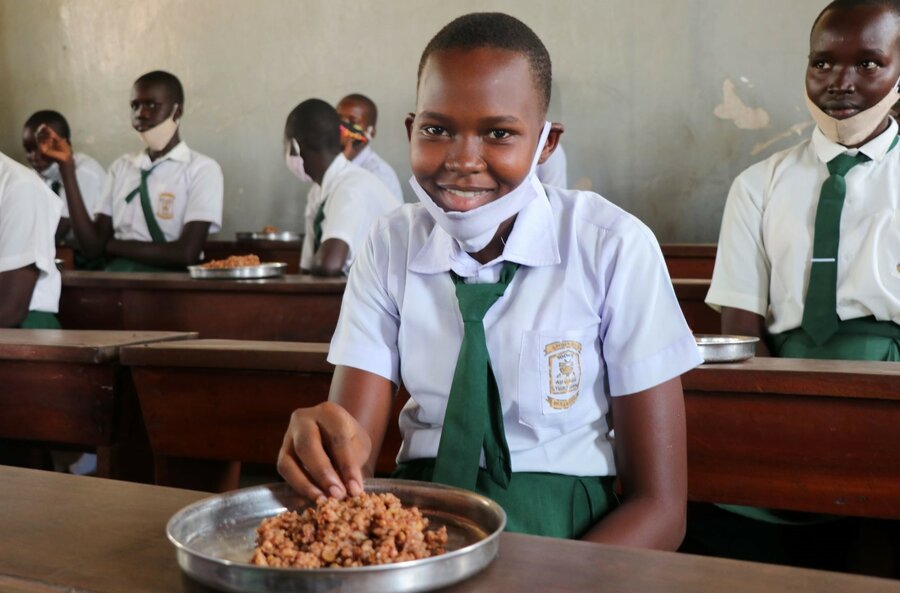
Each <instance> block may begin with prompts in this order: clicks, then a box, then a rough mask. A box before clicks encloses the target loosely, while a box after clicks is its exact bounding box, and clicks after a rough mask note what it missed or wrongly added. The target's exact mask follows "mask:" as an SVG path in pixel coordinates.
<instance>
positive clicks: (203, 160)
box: [184, 144, 222, 174]
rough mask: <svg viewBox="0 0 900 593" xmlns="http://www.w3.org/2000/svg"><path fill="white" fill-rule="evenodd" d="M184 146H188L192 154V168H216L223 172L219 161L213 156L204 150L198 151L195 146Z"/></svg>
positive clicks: (189, 152)
mask: <svg viewBox="0 0 900 593" xmlns="http://www.w3.org/2000/svg"><path fill="white" fill-rule="evenodd" d="M184 146H185V148H187V152H188V154H189V155H190V166H191V168H192V169H195V170H196V169H214V170H216V171H219V173H220V174H221V172H222V167H221V165H219V163H218V161H216V160H215V159H214V158H212V157H211V156H207V155H205V154H203V153H202V152H197V151H196V150H194V149H193V148H189V147H188V146H187V145H186V144H185V145H184Z"/></svg>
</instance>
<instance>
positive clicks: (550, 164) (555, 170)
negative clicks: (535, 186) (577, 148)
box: [535, 144, 569, 189]
mask: <svg viewBox="0 0 900 593" xmlns="http://www.w3.org/2000/svg"><path fill="white" fill-rule="evenodd" d="M535 172H536V173H537V176H538V179H540V180H541V183H543V184H544V185H552V186H553V187H561V188H563V189H566V188H567V187H569V180H568V176H567V175H566V151H564V150H563V147H562V144H557V145H556V150H554V151H553V152H552V153H551V154H550V158H548V159H547V160H546V162H544V163H542V164H540V165H538V166H537V169H536V171H535Z"/></svg>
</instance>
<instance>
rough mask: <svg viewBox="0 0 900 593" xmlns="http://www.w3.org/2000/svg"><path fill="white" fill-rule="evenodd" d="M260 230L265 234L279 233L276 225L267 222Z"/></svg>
mask: <svg viewBox="0 0 900 593" xmlns="http://www.w3.org/2000/svg"><path fill="white" fill-rule="evenodd" d="M262 232H263V233H265V234H269V233H279V232H281V231H279V230H278V227H277V226H275V225H274V224H267V225H266V226H264V227H263V230H262Z"/></svg>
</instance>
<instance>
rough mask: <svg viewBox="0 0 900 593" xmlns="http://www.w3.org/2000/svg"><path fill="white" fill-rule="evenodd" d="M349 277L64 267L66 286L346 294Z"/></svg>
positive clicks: (63, 278) (64, 282) (63, 274)
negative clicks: (226, 276)
mask: <svg viewBox="0 0 900 593" xmlns="http://www.w3.org/2000/svg"><path fill="white" fill-rule="evenodd" d="M346 285H347V279H346V278H317V277H314V276H309V275H306V274H287V275H285V276H282V277H280V278H262V279H259V280H198V279H195V278H191V277H190V275H189V274H188V273H187V272H161V273H143V272H142V273H131V272H129V273H125V272H86V271H80V270H75V271H68V270H66V271H63V273H62V286H63V290H64V291H65V289H66V288H110V289H127V288H131V289H153V290H193V291H231V292H297V293H326V294H343V292H344V287H345V286H346Z"/></svg>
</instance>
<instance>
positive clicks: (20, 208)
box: [0, 153, 62, 329]
mask: <svg viewBox="0 0 900 593" xmlns="http://www.w3.org/2000/svg"><path fill="white" fill-rule="evenodd" d="M61 208H62V204H61V202H60V200H59V198H58V197H56V196H55V195H53V192H51V191H50V190H49V189H48V188H47V186H45V185H44V184H43V183H41V180H40V179H39V178H38V177H37V175H35V174H34V172H33V171H29V170H28V169H27V168H26V167H23V166H22V165H20V164H19V163H17V162H15V161H14V160H12V159H11V158H9V157H8V156H6V155H5V154H3V153H0V327H21V328H28V329H40V328H50V329H58V328H59V322H58V321H57V319H56V315H55V313H56V312H57V311H58V310H59V293H60V289H61V286H62V281H61V277H60V274H59V270H57V269H56V262H55V261H54V260H55V259H56V243H55V242H54V233H55V232H56V227H57V225H58V224H59V213H60V210H61Z"/></svg>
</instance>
